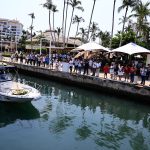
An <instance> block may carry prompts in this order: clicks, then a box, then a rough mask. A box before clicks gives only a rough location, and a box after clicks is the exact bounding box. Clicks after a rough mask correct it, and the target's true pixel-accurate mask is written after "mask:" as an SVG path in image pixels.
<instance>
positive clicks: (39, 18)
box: [0, 0, 148, 36]
mask: <svg viewBox="0 0 150 150" xmlns="http://www.w3.org/2000/svg"><path fill="white" fill-rule="evenodd" d="M113 1H114V0H97V1H96V5H95V9H94V14H93V19H92V21H94V22H96V23H98V25H99V28H100V30H102V31H103V32H104V31H109V32H110V31H111V26H112V11H113ZM142 1H143V2H147V1H148V0H142ZM45 2H46V0H2V1H1V5H0V18H6V19H17V20H19V21H20V22H21V23H22V24H23V26H24V27H23V28H24V29H25V30H27V29H28V28H29V26H30V25H31V17H30V16H29V15H28V14H30V13H32V12H34V14H35V19H34V25H33V26H34V31H40V30H42V31H45V30H46V29H49V23H48V10H47V9H46V8H43V7H42V5H41V4H43V3H45ZM81 2H82V6H83V8H84V12H81V11H79V10H75V13H74V14H76V15H78V16H79V17H83V18H84V20H85V22H84V23H82V24H80V27H84V28H87V27H88V25H89V20H90V15H91V11H92V6H93V0H81ZM53 3H54V4H55V5H57V9H58V10H59V12H57V13H56V15H55V27H61V25H62V12H63V0H53ZM121 4H122V0H117V1H116V11H115V26H114V33H117V31H118V30H121V28H122V24H121V25H119V18H122V16H123V15H124V11H122V12H121V13H118V7H119V6H121ZM71 10H72V9H71V7H69V12H68V26H69V23H70V16H71ZM75 31H76V25H75V24H73V25H72V28H71V32H70V35H71V36H74V35H75Z"/></svg>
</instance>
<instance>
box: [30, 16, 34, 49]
mask: <svg viewBox="0 0 150 150" xmlns="http://www.w3.org/2000/svg"><path fill="white" fill-rule="evenodd" d="M29 16H31V26H30V29H31V51H32V49H33V43H32V36H33V35H32V31H33V19H35V15H34V13H31V14H29Z"/></svg>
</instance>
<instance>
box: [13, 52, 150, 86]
mask: <svg viewBox="0 0 150 150" xmlns="http://www.w3.org/2000/svg"><path fill="white" fill-rule="evenodd" d="M18 59H19V60H20V61H19V62H20V63H25V64H27V65H34V66H39V67H48V66H49V67H50V69H56V70H61V69H60V68H62V67H63V66H62V62H64V61H65V62H67V63H68V71H69V72H70V73H71V74H72V73H74V74H81V75H90V76H96V77H100V73H103V77H104V79H107V78H109V79H111V80H119V81H125V82H131V83H137V81H141V82H140V84H141V85H145V81H146V80H149V78H150V64H148V66H145V64H144V63H143V62H141V61H137V60H136V61H131V62H130V63H128V64H127V63H124V62H120V61H114V60H111V61H107V59H103V58H101V59H100V58H99V59H97V58H89V59H86V58H84V57H79V58H74V57H73V56H72V55H70V54H57V53H53V54H52V56H51V59H50V58H49V55H40V54H34V53H29V54H26V55H24V54H23V53H20V54H18V53H16V54H12V56H11V61H16V62H18ZM108 75H109V77H108Z"/></svg>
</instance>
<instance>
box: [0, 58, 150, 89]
mask: <svg viewBox="0 0 150 150" xmlns="http://www.w3.org/2000/svg"><path fill="white" fill-rule="evenodd" d="M2 61H4V62H6V63H7V62H12V61H11V59H10V58H9V57H3V60H2ZM13 62H14V63H18V64H20V60H18V62H15V61H13ZM23 64H24V65H27V64H25V61H24V62H23ZM66 64H67V63H65V64H64V63H63V65H66ZM29 66H31V65H29ZM68 66H69V65H68ZM68 66H67V67H68ZM40 67H41V68H49V67H48V66H47V67H43V66H40ZM63 67H64V69H63V68H62V66H60V67H59V68H58V69H56V65H55V63H54V66H53V70H55V71H62V70H64V71H65V72H69V67H68V68H67V67H66V66H63ZM73 74H75V73H73ZM81 75H83V71H82V72H81ZM88 76H91V74H90V75H88ZM99 78H101V79H104V73H102V72H100V73H99ZM107 79H108V80H112V79H111V78H110V74H108V76H107ZM135 80H136V81H135V82H134V84H139V86H141V87H142V85H141V84H140V83H141V78H140V77H137V76H136V77H135ZM114 81H119V78H118V77H117V80H114ZM121 81H122V82H125V79H124V77H122V79H121ZM129 81H130V80H128V82H127V83H129V84H130V82H129ZM119 82H120V81H119ZM145 86H150V80H146V82H145Z"/></svg>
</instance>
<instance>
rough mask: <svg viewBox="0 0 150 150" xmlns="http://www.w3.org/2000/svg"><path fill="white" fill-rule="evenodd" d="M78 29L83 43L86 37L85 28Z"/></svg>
mask: <svg viewBox="0 0 150 150" xmlns="http://www.w3.org/2000/svg"><path fill="white" fill-rule="evenodd" d="M79 30H80V32H78V35H81V44H83V43H84V42H85V41H86V39H87V29H84V28H80V29H79Z"/></svg>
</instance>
